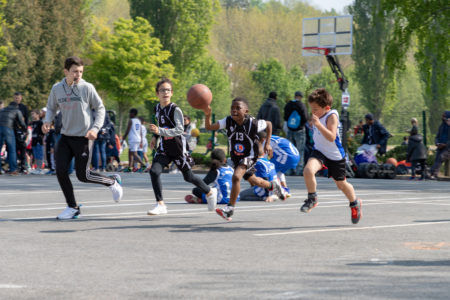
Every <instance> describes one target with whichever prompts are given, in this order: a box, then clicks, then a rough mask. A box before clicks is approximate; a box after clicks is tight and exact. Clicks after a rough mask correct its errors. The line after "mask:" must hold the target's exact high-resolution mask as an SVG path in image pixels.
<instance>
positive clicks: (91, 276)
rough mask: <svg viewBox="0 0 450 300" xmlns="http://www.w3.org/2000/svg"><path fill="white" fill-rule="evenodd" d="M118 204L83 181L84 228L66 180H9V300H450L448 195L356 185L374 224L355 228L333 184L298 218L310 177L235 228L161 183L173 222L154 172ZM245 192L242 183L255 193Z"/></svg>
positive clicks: (239, 218)
mask: <svg viewBox="0 0 450 300" xmlns="http://www.w3.org/2000/svg"><path fill="white" fill-rule="evenodd" d="M122 177H123V185H124V198H123V200H122V201H121V202H120V203H119V204H116V203H114V202H113V201H112V199H111V194H110V191H109V190H108V189H107V188H105V187H102V186H96V185H92V184H83V183H80V182H78V181H77V179H76V178H75V177H74V176H72V177H71V178H72V181H73V183H74V186H75V192H76V197H77V200H78V201H79V203H80V204H82V205H83V206H82V208H81V211H82V218H80V219H78V220H72V221H56V220H55V216H56V215H57V214H58V213H59V212H60V211H61V210H62V209H63V208H64V207H65V203H64V198H63V195H62V193H61V191H60V189H59V185H58V183H57V180H56V178H55V176H19V177H9V176H1V177H0V181H1V183H2V184H1V185H0V199H1V201H0V234H1V247H0V260H1V270H2V272H1V273H0V298H1V299H37V298H39V299H219V298H220V299H448V295H449V293H450V234H449V232H450V185H449V184H448V182H445V181H425V182H417V181H414V182H410V181H407V180H383V179H374V180H370V179H350V182H351V183H352V184H353V185H354V187H355V189H356V192H357V195H358V196H360V197H361V198H362V199H363V218H362V219H361V222H360V223H359V224H357V225H352V224H351V221H350V210H349V208H348V203H347V201H346V200H345V197H344V196H343V194H342V193H340V192H339V191H337V189H336V187H335V186H334V183H333V182H332V181H331V180H329V179H326V178H318V184H319V186H318V191H319V205H318V206H317V207H316V208H315V209H313V210H312V211H311V212H310V213H309V214H304V213H301V212H300V211H299V207H300V203H301V202H303V200H304V198H305V195H306V192H305V189H304V183H303V178H302V177H287V179H288V184H289V186H290V187H291V191H292V197H291V198H289V199H288V200H287V201H285V202H280V201H276V202H274V203H264V202H240V203H238V206H237V210H236V213H235V215H234V217H233V221H232V222H226V221H225V220H223V219H222V218H220V217H219V216H217V215H216V214H215V213H213V212H208V211H207V208H206V205H195V204H187V203H185V202H184V200H183V198H184V196H185V195H186V194H187V193H189V191H190V190H191V188H192V186H191V185H190V184H188V183H186V182H184V181H183V178H182V176H181V175H180V174H163V175H162V182H163V189H164V190H163V194H164V197H165V201H166V203H167V204H168V208H169V214H168V215H166V216H147V215H146V211H147V210H148V209H150V208H151V207H152V206H153V205H154V203H155V200H154V196H153V192H152V189H151V184H150V178H149V176H148V174H122ZM246 187H247V183H243V184H242V188H246Z"/></svg>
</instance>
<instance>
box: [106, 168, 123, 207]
mask: <svg viewBox="0 0 450 300" xmlns="http://www.w3.org/2000/svg"><path fill="white" fill-rule="evenodd" d="M109 177H111V178H113V179H114V180H115V181H114V184H113V185H110V186H109V189H110V190H111V192H112V195H113V200H114V201H116V202H119V201H120V199H122V196H123V189H122V180H121V179H120V175H118V174H114V175H111V176H109Z"/></svg>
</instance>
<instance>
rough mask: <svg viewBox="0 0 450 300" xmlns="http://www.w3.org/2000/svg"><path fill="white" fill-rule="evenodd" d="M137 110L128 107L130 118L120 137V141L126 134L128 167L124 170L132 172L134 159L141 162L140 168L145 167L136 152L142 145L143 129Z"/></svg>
mask: <svg viewBox="0 0 450 300" xmlns="http://www.w3.org/2000/svg"><path fill="white" fill-rule="evenodd" d="M137 114H138V110H137V109H136V108H132V109H130V120H129V121H128V126H127V130H126V131H125V134H124V135H123V137H122V141H123V140H125V139H126V138H127V136H128V147H129V148H128V169H126V170H125V171H124V172H132V171H133V166H134V161H135V160H136V162H138V163H140V164H141V168H142V169H145V164H144V163H143V161H142V159H141V158H140V157H139V155H138V154H137V151H138V149H139V147H142V141H143V136H142V135H143V131H142V124H141V121H140V120H139V118H138V117H137Z"/></svg>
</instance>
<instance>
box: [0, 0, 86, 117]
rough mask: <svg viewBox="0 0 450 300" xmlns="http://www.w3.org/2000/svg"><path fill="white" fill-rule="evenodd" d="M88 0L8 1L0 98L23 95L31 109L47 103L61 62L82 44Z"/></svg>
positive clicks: (59, 72)
mask: <svg viewBox="0 0 450 300" xmlns="http://www.w3.org/2000/svg"><path fill="white" fill-rule="evenodd" d="M87 3H88V0H84V1H75V2H73V1H69V0H59V1H43V0H41V1H28V0H15V1H8V2H7V3H6V5H5V6H4V9H3V12H4V16H5V21H6V22H7V23H8V24H10V25H11V26H4V36H3V37H2V39H1V44H2V45H5V44H6V43H9V45H10V46H9V50H10V51H9V52H8V55H7V59H8V64H7V65H6V66H5V68H3V69H2V70H1V71H0V97H2V98H10V97H11V96H12V94H13V93H14V91H21V92H22V93H24V101H25V103H26V104H28V105H29V106H31V107H32V108H41V107H42V106H44V105H45V103H46V102H47V97H48V94H49V91H50V89H51V87H52V85H53V84H54V83H55V82H57V81H59V80H61V78H62V77H63V72H62V69H63V63H64V60H65V58H66V57H68V56H70V55H77V54H78V55H79V54H80V52H81V49H82V48H83V46H84V45H85V41H86V39H85V33H86V23H88V22H87V20H88V11H87Z"/></svg>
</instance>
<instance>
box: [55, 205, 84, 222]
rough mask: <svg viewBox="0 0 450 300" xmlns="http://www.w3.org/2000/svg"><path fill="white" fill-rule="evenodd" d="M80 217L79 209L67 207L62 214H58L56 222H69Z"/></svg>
mask: <svg viewBox="0 0 450 300" xmlns="http://www.w3.org/2000/svg"><path fill="white" fill-rule="evenodd" d="M79 216H80V209H79V208H72V207H69V206H67V207H66V208H65V209H64V210H63V212H62V213H60V214H59V215H58V216H57V217H56V219H57V220H70V219H78V217H79Z"/></svg>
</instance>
